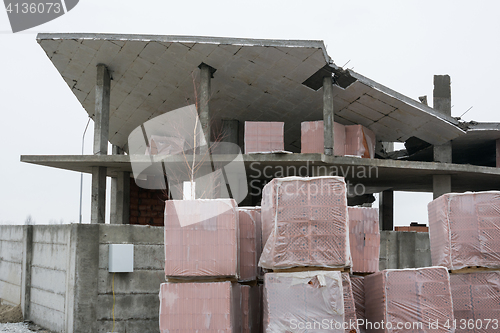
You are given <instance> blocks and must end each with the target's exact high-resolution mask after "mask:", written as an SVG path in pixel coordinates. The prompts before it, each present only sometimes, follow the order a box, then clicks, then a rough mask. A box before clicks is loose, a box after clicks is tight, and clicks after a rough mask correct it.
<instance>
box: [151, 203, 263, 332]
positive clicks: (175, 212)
mask: <svg viewBox="0 0 500 333" xmlns="http://www.w3.org/2000/svg"><path fill="white" fill-rule="evenodd" d="M255 216H256V213H255V212H253V211H252V210H251V209H242V210H241V211H239V210H238V208H237V204H236V202H235V201H234V200H232V199H214V200H168V201H166V206H165V275H166V277H167V283H164V284H162V285H161V290H160V300H161V307H160V331H161V332H162V333H163V332H186V331H194V332H195V331H198V332H222V331H223V332H240V330H241V321H242V318H243V317H244V318H245V320H246V321H247V322H254V321H255V320H257V321H258V320H259V317H256V316H257V314H258V311H255V310H252V311H250V310H249V309H252V308H254V307H255V305H254V304H255V303H256V302H258V299H259V293H258V290H257V292H255V291H253V290H251V288H254V287H251V288H250V289H248V288H247V286H246V287H244V288H243V289H242V288H241V287H242V286H241V284H240V283H237V282H238V281H239V282H242V283H243V282H254V284H255V282H256V279H257V259H258V253H259V249H258V247H259V246H260V245H258V243H259V241H258V240H256V238H259V239H260V233H261V230H260V224H259V223H258V222H256V219H255ZM240 217H241V219H240ZM257 236H258V237H257ZM255 288H258V287H255ZM255 295H256V296H255ZM252 304H253V305H252ZM242 308H243V309H245V311H246V312H245V313H246V316H245V315H244V313H243V312H242ZM250 316H251V317H250ZM174 317H175V318H177V319H173V318H174ZM252 327H254V330H253V331H252V332H257V327H256V326H255V325H252Z"/></svg>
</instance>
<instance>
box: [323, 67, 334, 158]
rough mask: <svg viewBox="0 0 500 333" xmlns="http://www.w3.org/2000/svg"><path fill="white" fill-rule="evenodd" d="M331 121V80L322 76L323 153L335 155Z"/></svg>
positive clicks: (332, 118) (332, 111)
mask: <svg viewBox="0 0 500 333" xmlns="http://www.w3.org/2000/svg"><path fill="white" fill-rule="evenodd" d="M333 121H334V109H333V80H332V77H331V76H325V77H324V78H323V126H324V127H323V128H324V131H323V133H324V138H325V146H324V148H325V151H324V153H325V155H331V156H334V155H335V152H334V150H333V138H334V133H333Z"/></svg>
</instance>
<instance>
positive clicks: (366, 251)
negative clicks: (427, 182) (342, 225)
mask: <svg viewBox="0 0 500 333" xmlns="http://www.w3.org/2000/svg"><path fill="white" fill-rule="evenodd" d="M349 243H350V245H351V257H352V267H351V272H358V273H375V272H378V264H379V254H380V231H379V225H378V209H377V208H368V207H349Z"/></svg>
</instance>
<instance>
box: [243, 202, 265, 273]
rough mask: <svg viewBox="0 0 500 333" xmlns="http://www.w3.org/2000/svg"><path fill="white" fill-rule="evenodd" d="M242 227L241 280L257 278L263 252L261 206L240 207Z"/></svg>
mask: <svg viewBox="0 0 500 333" xmlns="http://www.w3.org/2000/svg"><path fill="white" fill-rule="evenodd" d="M238 215H239V227H240V228H239V229H240V259H241V262H240V275H241V280H255V279H257V277H258V276H259V272H258V270H260V269H258V266H257V264H258V263H259V259H260V253H261V252H262V245H261V243H262V241H261V238H262V230H261V229H262V228H261V224H260V207H238Z"/></svg>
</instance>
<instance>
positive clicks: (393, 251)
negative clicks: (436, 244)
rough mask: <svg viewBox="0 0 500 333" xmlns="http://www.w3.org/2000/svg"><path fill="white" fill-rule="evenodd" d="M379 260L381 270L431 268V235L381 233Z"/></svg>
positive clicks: (398, 232) (396, 232)
mask: <svg viewBox="0 0 500 333" xmlns="http://www.w3.org/2000/svg"><path fill="white" fill-rule="evenodd" d="M379 258H380V263H379V269H380V270H384V269H398V268H418V267H427V266H431V265H432V264H431V252H430V241H429V233H427V232H413V231H410V232H407V231H381V232H380V257H379Z"/></svg>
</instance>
